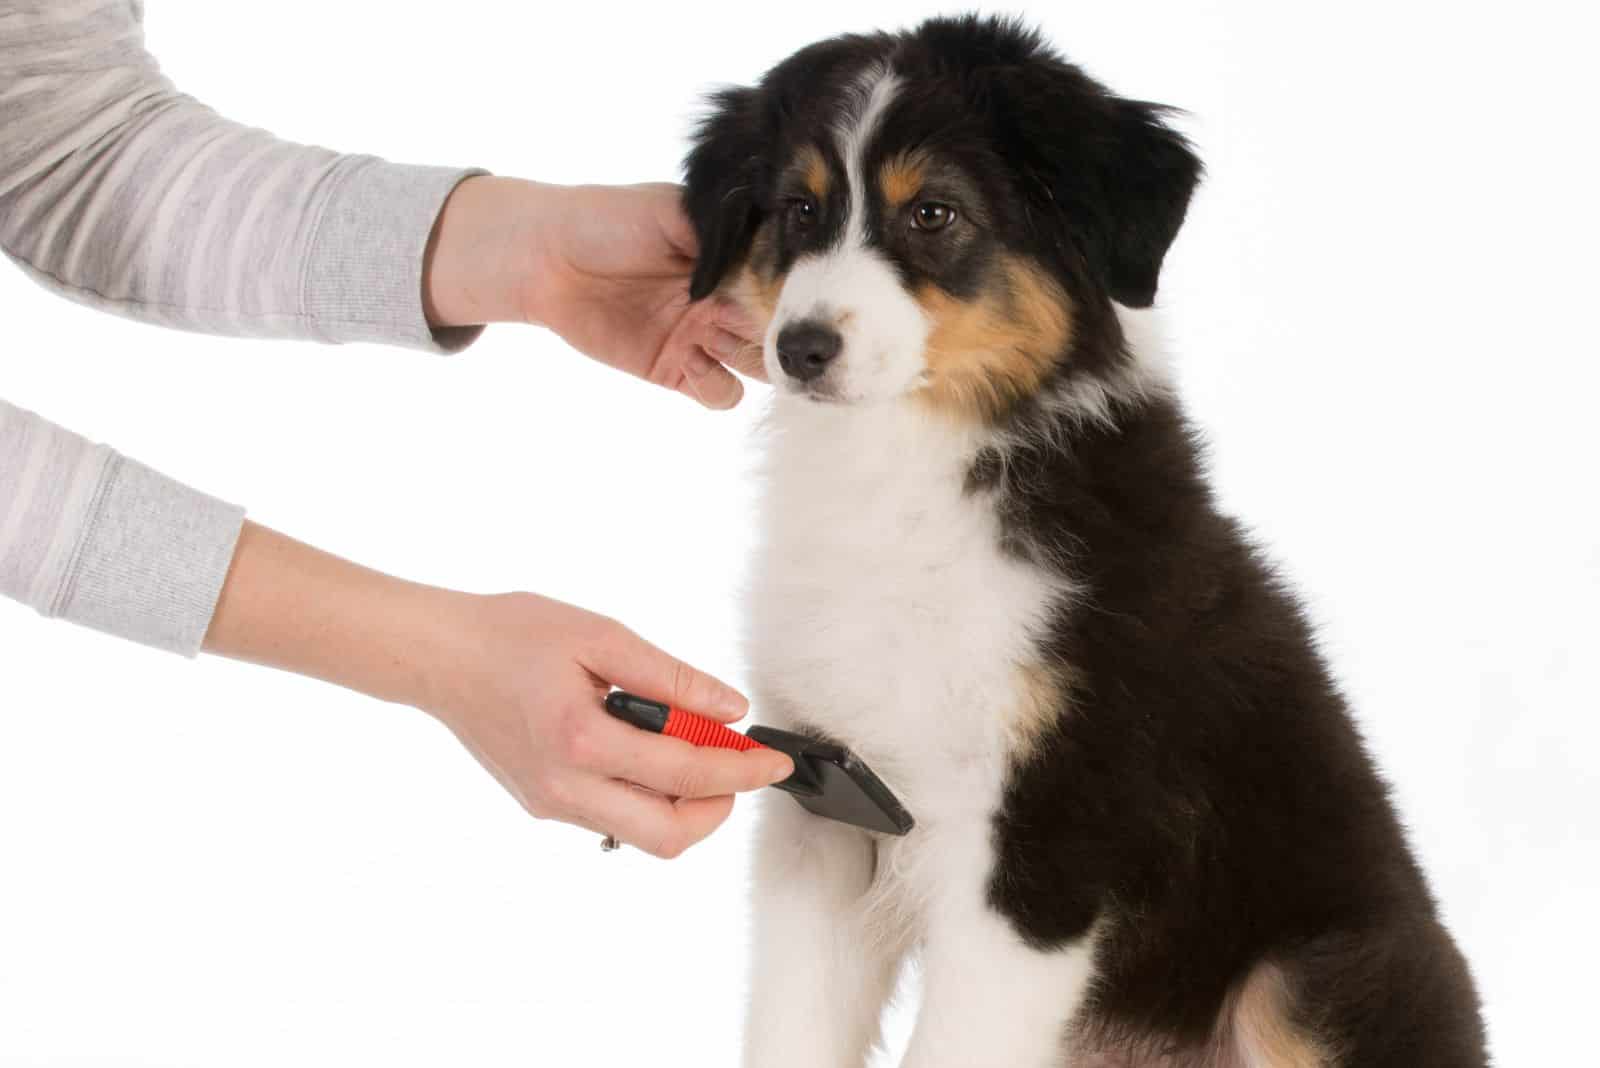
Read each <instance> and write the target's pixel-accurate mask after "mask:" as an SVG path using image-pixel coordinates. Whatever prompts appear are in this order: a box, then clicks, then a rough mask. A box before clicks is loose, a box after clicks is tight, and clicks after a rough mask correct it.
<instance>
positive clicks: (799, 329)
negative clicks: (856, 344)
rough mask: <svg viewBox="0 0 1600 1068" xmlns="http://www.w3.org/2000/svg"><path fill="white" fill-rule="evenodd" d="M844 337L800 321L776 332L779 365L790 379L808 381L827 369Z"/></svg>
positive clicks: (817, 324) (815, 323) (826, 327)
mask: <svg viewBox="0 0 1600 1068" xmlns="http://www.w3.org/2000/svg"><path fill="white" fill-rule="evenodd" d="M843 347H844V338H842V337H840V336H839V331H837V330H835V329H834V328H833V327H831V326H829V325H828V324H827V323H822V322H818V321H817V320H815V319H802V320H800V321H799V322H798V323H790V324H789V325H788V326H786V327H784V328H783V329H782V330H780V331H778V363H779V364H780V365H781V366H782V367H783V370H784V372H785V373H786V374H788V375H789V377H791V378H797V379H799V380H800V381H802V382H809V381H811V380H812V379H813V378H816V377H817V376H818V375H820V374H822V372H823V371H825V370H827V369H828V364H829V363H830V362H832V360H833V358H834V357H835V356H837V355H839V350H840V349H841V348H843Z"/></svg>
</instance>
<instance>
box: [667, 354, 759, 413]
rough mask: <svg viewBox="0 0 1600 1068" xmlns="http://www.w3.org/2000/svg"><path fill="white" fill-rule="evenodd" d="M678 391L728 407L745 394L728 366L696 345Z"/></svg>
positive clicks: (707, 404)
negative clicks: (724, 365)
mask: <svg viewBox="0 0 1600 1068" xmlns="http://www.w3.org/2000/svg"><path fill="white" fill-rule="evenodd" d="M678 392H680V393H682V394H683V395H684V396H686V397H689V398H691V399H693V400H696V401H699V402H700V403H701V404H703V405H704V406H705V407H707V408H711V409H713V410H715V411H725V410H727V409H729V408H732V407H734V406H735V405H737V404H738V403H739V401H740V400H741V399H742V398H743V397H744V386H743V384H741V383H740V381H739V380H738V379H737V378H735V377H734V376H733V374H732V373H730V372H729V371H728V369H727V368H725V367H723V366H722V365H721V364H720V363H718V362H717V361H716V360H714V359H712V358H711V357H710V356H707V355H706V354H705V353H704V352H703V351H701V350H700V349H698V348H696V349H694V350H693V351H691V352H690V353H689V355H688V356H687V357H686V358H685V359H684V362H683V381H682V383H680V385H679V386H678Z"/></svg>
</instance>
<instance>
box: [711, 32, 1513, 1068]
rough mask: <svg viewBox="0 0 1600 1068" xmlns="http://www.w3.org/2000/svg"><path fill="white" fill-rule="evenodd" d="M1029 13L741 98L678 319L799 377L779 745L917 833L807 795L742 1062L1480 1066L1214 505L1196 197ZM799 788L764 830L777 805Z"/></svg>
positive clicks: (1190, 173)
mask: <svg viewBox="0 0 1600 1068" xmlns="http://www.w3.org/2000/svg"><path fill="white" fill-rule="evenodd" d="M1170 118H1171V115H1170V113H1169V111H1168V109H1165V108H1162V107H1158V106H1154V105H1151V104H1147V103H1142V102H1137V101H1133V100H1127V99H1122V98H1120V97H1117V96H1115V95H1113V94H1112V93H1111V92H1110V91H1109V90H1107V89H1106V88H1105V87H1103V86H1102V85H1100V84H1099V83H1097V82H1095V81H1094V80H1092V79H1091V78H1090V77H1088V76H1087V75H1086V74H1085V73H1084V72H1083V71H1082V70H1081V69H1080V68H1078V67H1076V66H1074V65H1072V64H1070V63H1068V62H1067V61H1065V60H1064V59H1063V58H1062V57H1061V56H1060V55H1059V54H1058V53H1056V52H1055V51H1054V50H1052V48H1051V47H1050V46H1049V45H1047V44H1046V43H1045V42H1044V41H1043V40H1042V38H1041V37H1040V36H1039V35H1038V34H1037V32H1035V31H1033V30H1031V29H1029V28H1028V27H1026V26H1024V25H1022V24H1020V23H1019V22H1017V21H1014V20H1007V19H993V18H979V17H977V16H969V17H961V18H940V19H934V20H931V21H928V22H926V23H924V24H922V25H920V26H918V27H916V28H915V29H913V30H910V31H907V32H902V33H898V34H879V35H852V36H844V37H839V38H836V39H833V40H828V41H824V42H822V43H819V44H815V45H812V46H811V47H808V48H805V49H803V50H801V51H800V52H798V53H796V54H795V55H794V56H792V57H791V58H789V59H787V60H785V61H784V62H782V63H780V64H779V65H778V66H777V67H775V68H774V69H773V70H772V71H770V72H769V73H768V74H767V75H766V76H765V77H764V78H763V79H762V80H761V82H760V83H759V84H758V85H756V86H754V87H749V88H731V89H727V90H724V91H722V92H720V93H718V94H716V95H715V96H714V97H713V98H712V102H711V110H710V113H709V115H708V116H707V118H706V119H705V120H704V121H703V123H702V124H701V125H700V127H699V128H698V130H697V132H696V135H695V139H694V142H693V144H692V147H691V150H690V153H689V156H688V158H687V161H686V164H685V184H684V203H685V207H686V209H687V212H688V214H689V217H690V219H691V221H692V222H693V224H694V227H695V229H696V232H697V234H698V237H699V242H700V250H699V257H698V259H697V262H696V264H695V268H694V273H693V277H692V280H691V297H692V298H693V299H696V300H698V299H703V298H706V297H709V296H712V295H713V294H716V295H719V296H720V297H721V298H724V299H729V300H732V301H735V302H737V303H738V304H739V305H740V306H742V307H743V308H745V309H747V310H748V311H749V313H750V314H751V315H753V316H754V317H755V318H756V319H757V320H758V321H759V322H761V323H762V324H764V328H765V332H764V335H763V336H764V342H763V358H764V361H765V366H766V369H767V371H768V372H769V374H770V377H771V379H772V382H773V383H774V385H775V387H776V388H775V395H774V399H773V402H772V408H771V412H770V415H769V425H768V428H767V432H768V434H769V437H770V440H769V441H768V442H767V443H766V448H765V453H764V460H763V464H764V470H763V474H764V479H765V497H764V507H763V512H762V519H761V524H762V536H761V542H760V546H759V548H758V550H757V556H756V561H755V567H754V571H753V575H752V579H751V590H750V609H749V615H750V618H749V621H748V623H749V625H748V631H749V641H748V654H749V659H750V666H751V668H752V681H753V687H752V692H753V696H754V698H755V707H756V709H757V710H758V713H759V715H760V718H762V719H763V720H764V721H765V722H768V723H772V724H774V725H776V726H779V727H783V728H786V729H789V730H795V731H800V732H804V733H809V734H812V735H814V736H816V737H818V738H821V739H826V740H829V741H833V742H837V743H839V744H843V745H846V746H848V747H850V748H851V749H853V750H854V751H855V752H856V753H857V754H858V755H859V756H860V757H862V758H863V759H864V760H865V761H866V762H867V763H868V764H870V765H871V766H872V767H873V768H874V769H875V770H876V771H877V772H878V773H879V775H880V776H881V777H882V778H883V779H884V780H885V782H886V783H887V784H888V785H889V786H890V787H891V788H892V789H893V790H894V791H895V792H896V793H897V794H898V795H899V796H900V798H901V799H902V800H903V801H904V802H905V803H906V805H907V807H908V808H909V809H910V811H911V812H912V813H913V814H914V815H915V817H916V820H917V824H916V828H915V829H914V830H913V831H911V833H909V834H908V835H906V836H905V837H903V838H893V837H884V836H876V835H872V834H869V833H867V832H865V831H861V830H858V829H856V828H853V827H850V826H847V825H844V824H840V823H834V822H830V821H826V820H822V819H818V818H816V817H814V816H810V815H808V814H806V813H805V812H803V811H802V810H801V809H800V808H799V807H798V806H796V805H794V804H792V803H791V802H790V801H789V800H788V799H785V798H781V797H777V799H776V800H775V802H774V803H773V804H771V805H769V806H768V807H767V808H766V809H765V810H764V811H763V812H762V814H761V821H760V825H759V830H758V840H757V843H756V861H755V910H756V917H755V931H754V935H753V943H754V968H753V976H752V997H751V1006H750V1010H749V1015H748V1020H747V1028H746V1038H745V1064H746V1065H747V1066H748V1068H784V1066H799V1065H805V1066H808V1068H846V1066H860V1065H862V1064H863V1063H864V1062H865V1059H866V1058H867V1057H868V1056H869V1053H870V1051H871V1049H872V1048H873V1047H874V1045H875V1044H876V1043H877V1041H878V1040H879V1017H880V1014H881V1011H882V1009H883V1007H884V1004H885V1002H886V1000H887V999H888V998H889V996H890V994H891V992H892V990H893V988H894V985H895V982H896V976H897V974H898V971H899V969H900V967H901V965H902V963H903V962H904V961H905V960H906V959H908V958H910V957H912V956H914V957H915V958H916V959H917V960H918V962H919V964H920V969H921V975H922V980H923V981H922V992H923V1002H922V1005H921V1008H920V1013H919V1016H918V1019H917V1022H916V1025H915V1028H914V1031H913V1034H912V1037H911V1040H910V1045H909V1049H908V1052H907V1053H906V1056H905V1060H904V1062H903V1063H904V1064H905V1065H906V1066H907V1068H980V1066H991V1065H992V1066H997V1068H998V1066H1004V1068H1046V1066H1058V1065H1071V1066H1091V1065H1092V1066H1113V1065H1115V1066H1118V1068H1135V1066H1138V1068H1155V1066H1161V1068H1179V1066H1185V1068H1187V1066H1204V1068H1262V1066H1269V1065H1270V1066H1284V1068H1313V1066H1315V1068H1389V1066H1392V1068H1402V1066H1403V1068H1425V1066H1441V1068H1443V1066H1449V1068H1464V1066H1469V1065H1484V1064H1487V1063H1488V1059H1487V1054H1486V1051H1485V1038H1484V1031H1483V1025H1482V1023H1481V1019H1480V1011H1479V1005H1478V1001H1477V996H1476V994H1475V992H1474V988H1473V984H1472V980H1471V977H1470V973H1469V970H1468V967H1467V965H1466V963H1465V961H1464V959H1463V957H1462V955H1461V954H1460V953H1459V952H1458V950H1457V948H1456V947H1455V945H1454V943H1453V942H1452V940H1451V938H1450V936H1449V934H1448V933H1447V932H1446V930H1445V928H1444V927H1443V926H1442V924H1441V922H1440V920H1439V917H1438V915H1437V912H1436V909H1435V905H1434V902H1433V900H1432V898H1431V896H1430V893H1429V890H1428V887H1427V884H1426V881H1425V879H1424V876H1423V874H1422V872H1421V871H1420V869H1419V867H1418V865H1417V863H1416V861H1415V860H1414V858H1413V856H1412V853H1411V851H1410V849H1409V848H1408V845H1407V842H1406V839H1405V835H1404V833H1403V830H1402V827H1401V824H1400V822H1399V820H1398V818H1397V816H1396V814H1395V811H1394V809H1393V807H1392V805H1391V803H1390V800H1389V798H1388V794H1387V789H1386V786H1385V783H1384V781H1383V779H1382V778H1381V777H1380V775H1379V773H1378V771H1377V770H1376V768H1375V766H1374V764H1373V761H1372V759H1371V758H1370V757H1369V755H1368V754H1367V752H1366V750H1365V749H1364V747H1363V743H1362V741H1361V738H1360V737H1359V735H1358V733H1357V731H1356V728H1355V726H1354V724H1353V723H1352V720H1351V718H1350V715H1349V713H1348V712H1347V709H1346V706H1345V703H1344V701H1343V699H1342V698H1341V696H1340V694H1339V693H1338V691H1337V689H1336V687H1335V685H1334V683H1333V681H1332V680H1331V678H1330V675H1329V671H1328V669H1327V667H1326V666H1325V664H1324V662H1323V661H1322V659H1321V658H1320V656H1319V653H1318V651H1317V649H1316V645H1315V642H1314V639H1313V634H1312V631H1311V629H1310V627H1309V626H1308V623H1307V620H1306V617H1305V614H1304V612H1303V611H1302V609H1301V607H1300V606H1299V604H1298V603H1297V601H1296V599H1295V597H1294V596H1293V594H1292V593H1291V592H1290V591H1289V590H1287V589H1286V588H1285V586H1284V584H1283V583H1282V582H1281V581H1280V580H1279V579H1278V578H1277V577H1276V576H1275V574H1274V572H1273V570H1272V568H1271V566H1270V564H1269V563H1267V562H1266V561H1265V560H1264V558H1263V556H1262V554H1261V553H1260V552H1259V551H1258V550H1257V549H1256V548H1255V547H1254V546H1253V545H1252V544H1251V543H1250V541H1249V540H1248V539H1247V537H1246V536H1245V534H1244V533H1243V532H1242V531H1241V528H1240V527H1239V525H1238V524H1237V523H1236V522H1235V521H1234V520H1232V519H1231V518H1228V517H1226V516H1225V515H1223V514H1222V513H1221V512H1220V511H1219V509H1218V507H1217V504H1216V502H1215V500H1214V498H1213V496H1212V493H1211V491H1210V489H1209V488H1208V486H1207V483H1206V481H1205V474H1204V470H1203V466H1202V462H1201V456H1200V448H1199V446H1198V444H1197V440H1196V434H1195V432H1194V430H1193V429H1192V428H1191V425H1190V424H1189V423H1188V422H1187V421H1186V419H1185V416H1184V414H1183V411H1182V409H1181V407H1180V405H1179V402H1178V400H1177V398H1176V397H1175V395H1174V390H1173V386H1172V380H1171V377H1170V375H1169V373H1168V372H1167V370H1166V369H1165V368H1164V365H1163V356H1162V343H1161V339H1160V336H1159V332H1158V330H1157V329H1156V327H1155V325H1154V324H1153V322H1152V320H1151V315H1152V312H1151V311H1150V307H1151V305H1152V303H1153V301H1154V298H1155V294H1156V288H1157V281H1158V278H1159V275H1160V271H1161V266H1162V261H1163V258H1164V257H1165V255H1166V253H1167V250H1168V248H1169V246H1170V245H1171V244H1172V242H1173V240H1174V238H1175V237H1176V235H1177V233H1178V230H1179V227H1180V225H1181V224H1182V222H1183V219H1184V215H1185V213H1186V210H1187V207H1188V204H1189V200H1190V197H1191V194H1192V193H1193V191H1194V189H1195V188H1196V186H1197V183H1198V182H1199V179H1200V176H1201V165H1200V162H1199V161H1198V160H1197V158H1196V156H1195V154H1194V152H1193V150H1192V148H1191V146H1190V145H1189V144H1188V142H1187V141H1186V140H1185V139H1184V138H1183V137H1182V136H1181V135H1180V134H1179V133H1177V132H1175V130H1174V129H1173V128H1172V127H1171V125H1170ZM775 796H776V795H775Z"/></svg>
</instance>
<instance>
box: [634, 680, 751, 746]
mask: <svg viewBox="0 0 1600 1068" xmlns="http://www.w3.org/2000/svg"><path fill="white" fill-rule="evenodd" d="M605 706H606V711H607V712H610V713H611V714H612V715H613V716H616V717H617V718H618V719H620V720H622V721H623V722H624V723H631V724H633V725H634V726H635V727H639V728H641V729H643V730H647V731H654V732H655V733H657V734H670V735H672V737H674V738H681V739H683V740H684V741H686V742H688V743H689V744H691V745H700V746H710V747H711V748H713V749H737V750H739V751H740V752H741V753H742V752H746V751H748V750H751V749H765V748H767V747H766V746H764V745H762V744H761V743H760V742H758V741H756V740H755V739H754V738H746V737H745V736H744V735H742V734H740V733H739V732H738V731H735V730H729V729H728V728H727V727H724V726H723V725H722V724H720V723H718V722H717V721H716V720H714V719H707V718H706V717H704V716H698V715H695V714H694V713H693V712H685V711H684V710H683V709H681V708H672V707H670V706H668V705H664V704H662V703H661V702H660V701H652V700H650V699H648V698H645V697H639V696H637V695H635V694H631V693H623V692H622V691H621V690H613V691H611V693H610V694H608V695H607V696H606V699H605Z"/></svg>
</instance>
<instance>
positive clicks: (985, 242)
mask: <svg viewBox="0 0 1600 1068" xmlns="http://www.w3.org/2000/svg"><path fill="white" fill-rule="evenodd" d="M712 103H713V110H712V112H711V114H710V115H709V117H708V118H707V119H706V120H705V122H704V123H703V124H702V126H701V127H700V130H699V132H698V136H697V139H696V143H695V145H694V148H693V150H692V152H691V153H690V155H689V159H688V162H687V167H686V170H687V174H686V194H685V199H686V205H687V209H688V212H689V215H690V217H691V219H692V220H693V222H694V225H695V228H696V230H697V233H698V236H699V239H700V246H701V248H700V259H699V262H698V263H697V265H696V270H695V274H694V278H693V283H692V287H691V294H692V295H693V296H694V297H695V298H697V299H698V298H701V297H704V296H707V295H709V294H710V293H712V292H713V291H716V290H718V289H721V290H722V291H724V292H726V293H728V294H729V295H730V296H732V297H734V298H735V299H736V300H738V301H739V302H740V303H741V304H743V305H745V306H746V307H747V308H749V309H750V310H751V311H752V313H754V314H756V315H757V316H758V317H759V318H760V320H761V321H762V322H763V323H765V324H766V340H765V350H766V352H765V356H766V363H767V368H768V371H769V372H770V373H771V375H772V377H773V379H774V381H775V382H777V383H779V385H780V388H783V389H785V390H786V391H788V392H792V393H799V394H804V395H806V396H808V397H810V398H812V399H816V400H831V401H843V402H862V401H873V400H884V399H889V398H894V397H901V396H907V395H922V396H924V397H926V398H927V399H928V400H930V401H932V402H933V403H934V404H936V405H938V406H940V407H944V408H947V409H952V410H955V411H958V412H962V413H967V414H971V415H976V416H978V417H980V418H992V417H994V416H996V415H998V414H1000V413H1002V412H1004V411H1005V410H1007V409H1008V408H1009V407H1010V406H1011V405H1012V404H1013V403H1014V402H1015V401H1016V400H1018V399H1019V398H1022V397H1025V396H1029V395H1032V394H1034V393H1036V392H1038V391H1039V390H1040V389H1042V388H1044V387H1045V386H1046V384H1047V383H1048V382H1050V381H1052V380H1054V379H1055V378H1058V377H1059V376H1060V375H1061V374H1063V373H1066V369H1067V368H1068V367H1069V366H1071V367H1072V368H1074V369H1075V370H1076V372H1077V373H1082V374H1096V373H1100V372H1103V371H1105V370H1107V369H1108V368H1107V367H1105V366H1103V365H1105V364H1106V363H1107V362H1108V361H1113V360H1114V359H1115V357H1116V353H1117V352H1118V351H1120V348H1121V338H1120V333H1119V332H1118V331H1117V327H1116V324H1115V319H1114V317H1113V316H1111V315H1110V306H1111V305H1110V302H1111V301H1116V302H1119V303H1122V304H1125V305H1128V306H1132V307H1142V306H1146V305H1148V304H1150V303H1151V301H1152V300H1153V299H1154V296H1155V291H1156V286H1157V280H1158V278H1159V275H1160V270H1161V263H1162V260H1163V258H1164V257H1165V255H1166V252H1167V249H1168V247H1169V246H1170V245H1171V243H1172V241H1173V239H1174V237H1175V236H1176V234H1177V231H1178V228H1179V227H1180V225H1181V224H1182V221H1183V217H1184V213H1185V210H1186V209H1187V206H1188V201H1189V197H1190V194H1191V193H1192V191H1193V189H1194V187H1195V184H1196V182H1197V181H1198V178H1199V174H1200V164H1199V161H1198V160H1197V159H1196V158H1195V157H1194V155H1193V154H1192V152H1191V151H1190V150H1189V148H1188V146H1187V144H1186V143H1185V142H1184V140H1183V139H1182V137H1180V136H1179V135H1178V134H1177V133H1175V132H1173V131H1172V130H1171V129H1170V128H1168V127H1167V126H1166V125H1165V124H1164V123H1163V121H1162V118H1163V110H1162V109H1161V108H1158V107H1155V106H1152V105H1148V104H1142V103H1137V102H1133V101H1127V100H1123V99H1120V98H1118V97H1115V96H1113V95H1112V94H1111V93H1109V92H1108V91H1107V90H1106V89H1105V88H1103V87H1102V86H1100V85H1099V84H1098V83H1096V82H1094V81H1093V80H1092V79H1090V78H1089V77H1088V76H1087V75H1085V74H1084V73H1083V72H1082V71H1080V70H1079V69H1078V68H1076V67H1074V66H1072V65H1070V64H1068V63H1066V62H1064V61H1062V60H1061V59H1060V58H1059V57H1057V56H1056V55H1055V54H1054V53H1053V52H1051V51H1050V50H1049V49H1048V48H1046V47H1045V46H1044V45H1043V44H1042V42H1041V41H1040V40H1039V38H1038V37H1037V36H1036V35H1035V34H1033V33H1031V32H1029V31H1027V30H1025V29H1023V28H1021V27H1020V26H1018V25H1017V24H1015V23H1013V22H1009V21H1005V20H995V19H978V18H962V19H940V20H934V21H931V22H928V23H925V24H924V25H922V26H921V27H919V28H918V29H916V30H914V31H912V32H910V33H907V34H902V35H895V36H890V35H875V36H849V37H841V38H837V39H834V40H831V41H826V42H823V43H821V44H818V45H813V46H811V47H810V48H807V49H804V50H802V51H800V52H798V53H796V54H795V55H794V56H792V57H790V58H789V59H788V60H785V61H784V62H783V63H781V64H779V65H778V66H777V67H776V68H774V69H773V70H772V71H771V72H770V73H769V74H768V75H767V76H766V77H765V78H764V79H763V80H762V81H761V83H760V84H759V85H758V86H756V87H754V88H738V89H729V90H725V91H723V92H722V93H719V94H718V95H717V96H716V97H715V98H714V99H713V102H712Z"/></svg>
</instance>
